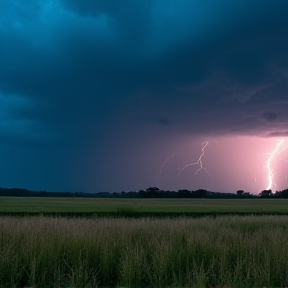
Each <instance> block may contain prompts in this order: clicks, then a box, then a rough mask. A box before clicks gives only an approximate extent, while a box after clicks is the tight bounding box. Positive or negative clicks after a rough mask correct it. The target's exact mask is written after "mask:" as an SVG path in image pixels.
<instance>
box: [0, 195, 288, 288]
mask: <svg viewBox="0 0 288 288" xmlns="http://www.w3.org/2000/svg"><path fill="white" fill-rule="evenodd" d="M67 216H68V217H67ZM191 216H192V217H191ZM211 216H213V217H211ZM214 216H215V217H214ZM216 216H217V217H216ZM287 243H288V200H285V199H213V200H212V199H115V198H114V199H113V198H109V199H107V198H106V199H105V198H92V199H91V198H33V197H0V247H1V248H0V288H2V287H3V288H12V287H13V288H16V287H19V288H20V287H25V286H26V287H31V286H33V285H36V287H37V288H50V287H51V288H52V287H53V288H97V287H98V288H108V287H118V288H120V287H121V288H124V287H125V288H128V287H129V288H136V287H139V288H140V287H143V288H144V287H155V288H162V287H163V288H165V287H185V288H188V287H191V288H242V287H243V288H244V287H245V288H246V287H248V288H257V287H261V288H263V287H266V288H268V287H270V288H272V287H279V288H280V287H283V288H284V287H288V272H287V271H288V260H287V259H288V245H287ZM34 287H35V286H34Z"/></svg>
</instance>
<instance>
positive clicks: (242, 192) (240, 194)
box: [236, 190, 244, 197]
mask: <svg viewBox="0 0 288 288" xmlns="http://www.w3.org/2000/svg"><path fill="white" fill-rule="evenodd" d="M236 193H237V196H238V197H242V196H243V195H244V190H238V191H237V192H236Z"/></svg>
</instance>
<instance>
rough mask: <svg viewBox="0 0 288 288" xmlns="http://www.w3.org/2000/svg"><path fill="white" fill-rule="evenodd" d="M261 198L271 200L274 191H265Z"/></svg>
mask: <svg viewBox="0 0 288 288" xmlns="http://www.w3.org/2000/svg"><path fill="white" fill-rule="evenodd" d="M259 196H260V197H262V198H269V197H271V196H273V193H272V190H271V189H269V190H263V191H262V192H260V193H259Z"/></svg>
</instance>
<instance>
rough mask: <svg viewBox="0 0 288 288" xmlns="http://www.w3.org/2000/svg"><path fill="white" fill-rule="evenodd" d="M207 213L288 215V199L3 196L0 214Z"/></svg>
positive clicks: (110, 214)
mask: <svg viewBox="0 0 288 288" xmlns="http://www.w3.org/2000/svg"><path fill="white" fill-rule="evenodd" d="M39 214H41V215H49V216H51V215H52V216H97V215H99V216H114V217H125V216H128V217H142V216H159V217H162V216H171V217H172V216H207V215H216V216H217V215H227V214H236V215H245V214H254V215H288V199H159V198H158V199H155V198H154V199H153V198H152V199H151V198H150V199H131V198H126V199H125V198H124V199H123V198H120V199H119V198H64V197H63V198H60V197H58V198H44V197H38V198H37V197H0V215H12V216H13V215H20V216H22V215H39Z"/></svg>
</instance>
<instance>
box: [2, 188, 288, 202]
mask: <svg viewBox="0 0 288 288" xmlns="http://www.w3.org/2000/svg"><path fill="white" fill-rule="evenodd" d="M0 196H14V197H82V198H85V197H87V198H88V197H89V198H96V197H101V198H103V197H105V198H109V197H110V198H214V199H216V198H220V199H224V198H288V189H285V190H282V191H276V192H275V193H273V192H272V190H263V191H261V192H260V193H259V194H258V195H255V194H251V193H249V192H245V191H244V190H238V191H236V193H223V192H212V191H207V190H205V189H198V190H188V189H180V190H178V191H170V190H161V189H159V188H158V187H149V188H147V189H146V190H139V191H129V192H125V191H122V192H120V193H118V192H98V193H85V192H48V191H31V190H27V189H23V188H1V187H0Z"/></svg>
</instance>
